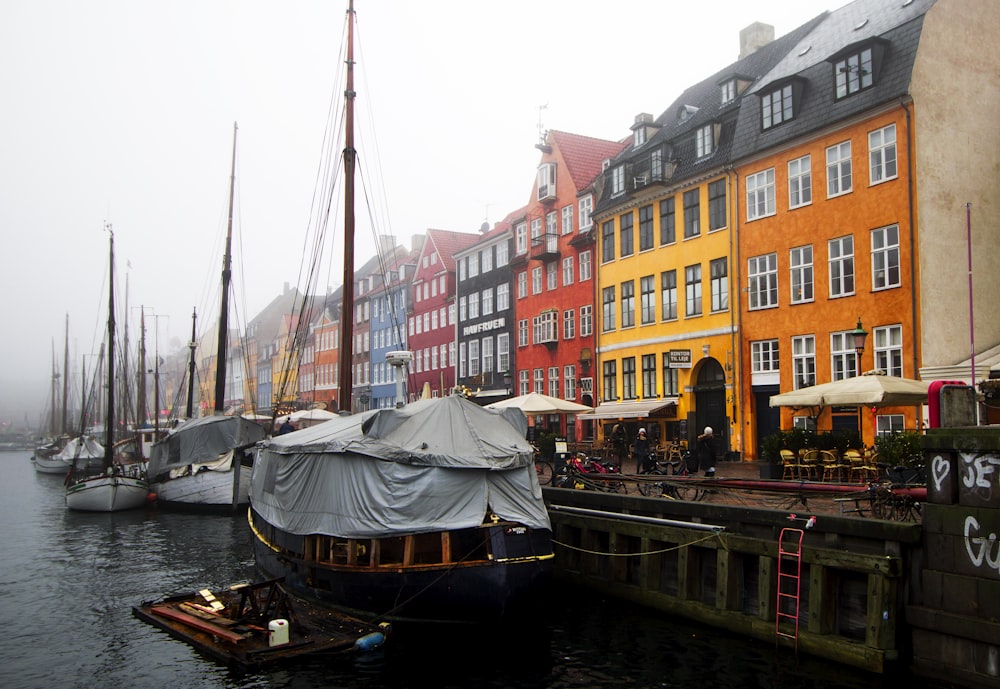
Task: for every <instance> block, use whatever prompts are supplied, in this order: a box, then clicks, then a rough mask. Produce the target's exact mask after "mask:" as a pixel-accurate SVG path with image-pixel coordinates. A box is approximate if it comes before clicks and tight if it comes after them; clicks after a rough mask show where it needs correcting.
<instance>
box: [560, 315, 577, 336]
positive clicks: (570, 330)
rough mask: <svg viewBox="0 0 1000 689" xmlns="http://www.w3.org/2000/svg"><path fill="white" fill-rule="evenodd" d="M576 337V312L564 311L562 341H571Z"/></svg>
mask: <svg viewBox="0 0 1000 689" xmlns="http://www.w3.org/2000/svg"><path fill="white" fill-rule="evenodd" d="M574 337H576V311H575V310H574V309H566V310H565V311H563V339H564V340H572V339H573V338H574Z"/></svg>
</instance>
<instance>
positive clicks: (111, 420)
mask: <svg viewBox="0 0 1000 689" xmlns="http://www.w3.org/2000/svg"><path fill="white" fill-rule="evenodd" d="M107 230H108V234H109V235H111V252H110V260H109V261H108V265H109V267H108V413H107V417H106V418H105V419H104V468H105V469H107V468H109V467H110V466H111V461H112V459H113V458H114V445H115V233H114V231H113V230H112V229H111V224H110V223H109V224H108V225H107Z"/></svg>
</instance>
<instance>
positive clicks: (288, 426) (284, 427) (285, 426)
mask: <svg viewBox="0 0 1000 689" xmlns="http://www.w3.org/2000/svg"><path fill="white" fill-rule="evenodd" d="M294 430H295V426H294V425H293V424H292V419H291V417H289V416H286V417H285V421H284V423H282V424H281V427H280V428H278V435H284V434H285V433H291V432H292V431H294Z"/></svg>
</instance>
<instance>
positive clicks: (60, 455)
mask: <svg viewBox="0 0 1000 689" xmlns="http://www.w3.org/2000/svg"><path fill="white" fill-rule="evenodd" d="M53 449H55V448H53ZM32 461H33V462H34V463H35V471H37V472H38V473H40V474H59V475H60V476H65V475H66V473H67V472H69V470H70V469H72V468H73V462H74V461H75V462H76V464H77V466H78V467H80V468H81V469H100V468H101V467H102V466H104V447H103V446H102V445H101V444H100V443H99V442H97V439H96V438H94V437H92V436H89V435H86V436H77V437H76V438H71V439H70V440H69V441H68V442H67V443H66V444H65V445H64V446H63V447H62V449H61V450H58V451H57V452H46V451H45V448H38V449H37V450H35V454H34V456H33V457H32Z"/></svg>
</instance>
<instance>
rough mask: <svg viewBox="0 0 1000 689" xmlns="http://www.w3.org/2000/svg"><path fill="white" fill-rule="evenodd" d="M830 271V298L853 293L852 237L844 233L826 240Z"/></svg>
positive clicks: (847, 295)
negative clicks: (841, 235)
mask: <svg viewBox="0 0 1000 689" xmlns="http://www.w3.org/2000/svg"><path fill="white" fill-rule="evenodd" d="M827 252H828V254H829V257H830V258H829V273H830V293H829V294H830V299H838V298H840V297H849V296H851V295H853V294H854V290H855V280H854V237H853V236H852V235H849V234H848V235H844V236H843V237H835V238H833V239H831V240H830V241H828V242H827Z"/></svg>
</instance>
